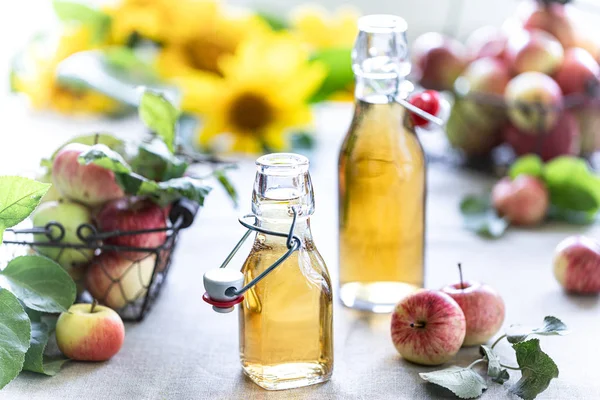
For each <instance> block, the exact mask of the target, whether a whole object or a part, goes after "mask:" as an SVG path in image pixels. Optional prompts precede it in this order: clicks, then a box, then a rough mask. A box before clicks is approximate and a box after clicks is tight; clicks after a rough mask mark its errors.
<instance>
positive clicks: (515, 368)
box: [500, 364, 521, 371]
mask: <svg viewBox="0 0 600 400" xmlns="http://www.w3.org/2000/svg"><path fill="white" fill-rule="evenodd" d="M500 366H501V367H502V368H506V369H512V370H513V371H521V368H517V367H511V366H510V365H504V364H500Z"/></svg>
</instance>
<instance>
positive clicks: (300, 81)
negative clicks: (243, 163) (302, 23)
mask: <svg viewBox="0 0 600 400" xmlns="http://www.w3.org/2000/svg"><path fill="white" fill-rule="evenodd" d="M307 60H308V54H307V52H306V50H305V48H304V46H303V44H302V43H301V42H299V41H298V40H297V39H296V38H294V37H293V36H291V35H289V34H286V33H275V32H269V33H264V34H258V35H252V36H249V37H247V38H246V39H245V40H243V41H242V42H241V43H240V44H239V46H238V47H237V49H236V51H235V53H234V54H232V55H226V56H223V57H222V58H221V60H220V61H219V71H220V73H221V76H219V75H216V74H210V73H197V74H196V75H194V76H187V77H182V78H180V79H179V83H180V87H182V88H183V89H184V98H183V102H182V108H183V109H184V110H187V111H193V112H198V113H200V114H202V117H203V119H202V120H203V123H204V126H203V127H202V129H201V131H200V133H199V141H200V144H201V145H202V146H204V147H208V148H212V149H215V147H218V145H219V143H220V140H221V139H225V140H227V139H229V143H228V146H227V147H228V150H231V151H233V152H244V153H258V152H261V151H264V150H265V149H268V150H272V151H279V150H283V149H285V148H286V147H288V140H287V137H286V133H287V132H288V131H289V129H291V128H298V127H303V126H305V125H306V124H308V123H309V122H310V121H311V112H310V107H309V106H308V104H307V99H308V98H309V97H310V96H311V95H312V94H313V93H314V92H315V91H316V90H317V89H318V87H319V86H320V84H321V82H322V81H323V78H324V77H325V69H324V67H323V66H322V65H320V64H318V63H314V62H313V63H309V62H308V61H307ZM220 150H221V149H220Z"/></svg>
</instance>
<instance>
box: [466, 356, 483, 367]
mask: <svg viewBox="0 0 600 400" xmlns="http://www.w3.org/2000/svg"><path fill="white" fill-rule="evenodd" d="M484 361H485V358H479V359H477V360H475V361H473V362H472V363H471V364H469V366H468V367H467V369H471V368H473V367H474V366H475V365H477V364H479V363H480V362H484Z"/></svg>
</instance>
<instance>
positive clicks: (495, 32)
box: [465, 25, 508, 60]
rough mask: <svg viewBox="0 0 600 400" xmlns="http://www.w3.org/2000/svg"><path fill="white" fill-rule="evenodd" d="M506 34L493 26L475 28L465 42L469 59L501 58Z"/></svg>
mask: <svg viewBox="0 0 600 400" xmlns="http://www.w3.org/2000/svg"><path fill="white" fill-rule="evenodd" d="M507 40H508V38H507V35H506V33H505V32H504V31H502V30H501V29H498V28H496V27H495V26H489V25H488V26H484V27H481V28H479V29H475V30H474V31H473V32H472V33H471V34H470V35H469V37H468V38H467V41H466V42H465V44H466V47H467V51H468V53H469V59H470V60H477V59H480V58H485V57H492V58H496V59H500V60H501V59H503V57H504V49H505V47H506V41H507Z"/></svg>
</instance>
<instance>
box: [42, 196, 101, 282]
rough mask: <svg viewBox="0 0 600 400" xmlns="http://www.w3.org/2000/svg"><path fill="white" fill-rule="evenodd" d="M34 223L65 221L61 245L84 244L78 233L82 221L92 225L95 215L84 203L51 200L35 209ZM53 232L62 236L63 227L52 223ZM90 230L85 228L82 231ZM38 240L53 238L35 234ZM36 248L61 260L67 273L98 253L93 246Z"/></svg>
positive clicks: (62, 223)
mask: <svg viewBox="0 0 600 400" xmlns="http://www.w3.org/2000/svg"><path fill="white" fill-rule="evenodd" d="M32 221H33V224H34V225H35V226H36V227H44V226H46V224H48V223H51V222H57V223H59V224H61V225H62V226H63V228H64V230H65V234H64V237H63V238H62V240H60V241H59V242H57V244H81V245H84V244H85V242H83V241H81V240H80V239H79V236H77V229H78V228H79V226H80V225H82V224H91V223H92V217H91V215H90V211H89V210H88V209H87V208H86V207H84V206H83V205H81V204H78V203H74V202H71V201H68V200H59V201H49V202H46V203H43V204H41V205H40V206H39V207H38V208H37V209H36V210H35V212H34V214H33V217H32ZM50 230H51V235H52V237H53V238H58V236H59V234H60V230H59V228H58V227H55V226H51V227H50ZM85 233H86V231H85V230H83V232H82V234H85ZM34 238H35V241H36V242H42V243H48V242H50V238H48V236H46V235H44V234H36V235H34ZM36 250H37V251H38V252H39V253H40V254H43V255H45V256H46V257H49V258H51V259H53V260H54V261H56V262H57V263H59V264H60V265H61V266H62V267H63V268H64V269H65V270H66V271H67V272H71V270H72V269H74V268H75V267H78V268H79V267H81V266H82V265H84V264H87V263H89V262H90V260H91V259H92V257H93V256H94V250H93V249H86V248H82V249H68V248H62V247H55V246H54V247H51V246H36Z"/></svg>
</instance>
